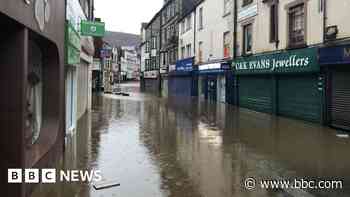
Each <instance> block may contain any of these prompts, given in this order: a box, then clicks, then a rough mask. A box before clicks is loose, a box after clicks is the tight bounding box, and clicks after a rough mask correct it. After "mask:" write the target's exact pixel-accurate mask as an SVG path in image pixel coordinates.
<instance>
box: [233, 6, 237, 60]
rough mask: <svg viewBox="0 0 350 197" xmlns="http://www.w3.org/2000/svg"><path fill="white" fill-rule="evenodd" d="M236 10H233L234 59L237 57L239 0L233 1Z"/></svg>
mask: <svg viewBox="0 0 350 197" xmlns="http://www.w3.org/2000/svg"><path fill="white" fill-rule="evenodd" d="M233 6H234V11H233V59H236V57H237V50H236V46H237V0H234V3H233Z"/></svg>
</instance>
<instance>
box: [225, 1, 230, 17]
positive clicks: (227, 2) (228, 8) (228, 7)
mask: <svg viewBox="0 0 350 197" xmlns="http://www.w3.org/2000/svg"><path fill="white" fill-rule="evenodd" d="M230 3H231V0H224V16H226V15H228V14H230V12H231V10H230Z"/></svg>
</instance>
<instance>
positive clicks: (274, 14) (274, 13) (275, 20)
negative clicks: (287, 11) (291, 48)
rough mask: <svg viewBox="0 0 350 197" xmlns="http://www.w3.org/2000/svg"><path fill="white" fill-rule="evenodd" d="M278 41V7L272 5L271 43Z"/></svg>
mask: <svg viewBox="0 0 350 197" xmlns="http://www.w3.org/2000/svg"><path fill="white" fill-rule="evenodd" d="M277 40H278V5H277V4H272V5H271V7H270V42H276V41H277Z"/></svg>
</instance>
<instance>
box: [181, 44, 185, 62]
mask: <svg viewBox="0 0 350 197" xmlns="http://www.w3.org/2000/svg"><path fill="white" fill-rule="evenodd" d="M184 58H185V47H181V59H184Z"/></svg>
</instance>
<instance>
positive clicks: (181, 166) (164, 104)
mask: <svg viewBox="0 0 350 197" xmlns="http://www.w3.org/2000/svg"><path fill="white" fill-rule="evenodd" d="M123 88H124V91H127V92H129V93H130V94H131V95H130V96H129V97H123V96H116V95H105V96H95V97H94V98H93V109H92V111H91V113H87V114H86V115H85V116H84V117H83V118H82V119H81V120H80V121H79V124H78V128H77V130H76V132H75V134H73V135H72V136H69V137H68V138H67V141H66V150H65V154H64V157H63V158H62V161H61V162H60V163H58V164H57V168H58V169H62V168H63V169H88V170H101V172H102V177H103V180H104V181H112V182H115V183H120V184H121V185H120V186H119V187H113V188H109V189H103V190H95V189H94V188H93V187H92V183H90V184H88V183H86V184H82V183H60V184H55V185H50V184H46V185H40V186H38V187H37V189H36V190H35V191H34V193H33V194H32V197H47V196H49V197H122V196H123V197H168V196H169V197H170V196H171V197H186V196H187V197H255V196H258V197H290V196H321V197H323V196H324V197H328V196H340V197H343V196H344V197H345V196H350V187H349V183H350V157H349V155H348V151H349V150H350V139H348V138H346V137H339V136H338V137H337V131H336V130H333V129H329V128H327V127H321V126H319V125H316V124H311V123H306V122H302V121H297V120H291V119H287V118H281V117H279V118H277V117H275V116H271V115H267V114H262V113H258V112H253V111H250V110H246V109H239V108H235V107H233V106H229V105H224V104H216V103H208V102H198V101H197V100H196V99H189V98H171V99H159V98H156V97H152V96H150V95H144V94H141V93H139V90H138V87H137V86H136V85H135V84H127V85H124V87H123ZM250 177H251V178H254V179H256V180H257V181H260V180H265V179H269V180H271V179H277V180H278V179H286V180H293V179H295V178H296V179H308V180H343V181H344V182H343V189H324V190H321V189H305V190H300V189H285V190H282V189H278V190H277V189H268V190H266V189H261V188H259V186H257V188H256V189H255V190H247V189H246V188H245V187H244V180H245V179H247V178H250ZM257 185H258V183H257Z"/></svg>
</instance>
